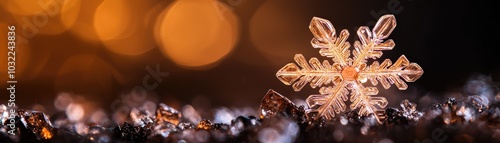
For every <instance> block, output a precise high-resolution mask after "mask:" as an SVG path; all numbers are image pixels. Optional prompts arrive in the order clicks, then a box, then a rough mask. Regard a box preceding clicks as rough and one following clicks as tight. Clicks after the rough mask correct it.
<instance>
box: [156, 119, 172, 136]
mask: <svg viewBox="0 0 500 143" xmlns="http://www.w3.org/2000/svg"><path fill="white" fill-rule="evenodd" d="M153 129H154V134H156V135H161V136H162V137H165V138H166V137H168V136H169V135H170V134H171V133H173V132H177V127H176V126H175V125H174V124H172V123H170V122H163V123H160V124H157V125H155V126H154V127H153Z"/></svg>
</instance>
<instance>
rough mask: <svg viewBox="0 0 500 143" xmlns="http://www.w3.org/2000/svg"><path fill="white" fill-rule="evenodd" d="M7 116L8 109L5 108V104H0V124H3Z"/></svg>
mask: <svg viewBox="0 0 500 143" xmlns="http://www.w3.org/2000/svg"><path fill="white" fill-rule="evenodd" d="M8 117H9V111H8V110H7V106H5V105H4V104H1V105H0V125H3V124H4V123H5V121H7V118H8Z"/></svg>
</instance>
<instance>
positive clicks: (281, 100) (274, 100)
mask: <svg viewBox="0 0 500 143" xmlns="http://www.w3.org/2000/svg"><path fill="white" fill-rule="evenodd" d="M260 111H261V112H260V119H264V118H273V117H285V118H288V117H292V118H294V119H296V120H297V121H298V122H299V123H304V122H306V121H307V120H306V116H305V111H304V109H303V108H300V107H297V106H295V104H294V103H293V102H292V101H290V100H289V99H288V98H286V97H285V96H283V95H280V94H279V93H278V92H276V91H274V90H269V91H268V92H267V93H266V95H265V96H264V98H262V101H261V103H260Z"/></svg>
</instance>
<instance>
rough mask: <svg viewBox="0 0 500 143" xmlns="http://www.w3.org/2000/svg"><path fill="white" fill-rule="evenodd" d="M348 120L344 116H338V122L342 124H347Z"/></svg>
mask: <svg viewBox="0 0 500 143" xmlns="http://www.w3.org/2000/svg"><path fill="white" fill-rule="evenodd" d="M348 122H349V121H348V120H347V118H346V117H345V116H340V123H341V124H342V125H347V123H348Z"/></svg>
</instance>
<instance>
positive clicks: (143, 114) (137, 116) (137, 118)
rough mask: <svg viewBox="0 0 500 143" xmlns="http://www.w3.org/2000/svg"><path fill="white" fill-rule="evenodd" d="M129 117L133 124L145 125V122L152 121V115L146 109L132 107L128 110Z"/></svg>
mask: <svg viewBox="0 0 500 143" xmlns="http://www.w3.org/2000/svg"><path fill="white" fill-rule="evenodd" d="M130 118H131V119H132V121H133V123H134V125H136V126H145V125H146V124H149V123H153V119H154V116H153V115H152V114H151V112H149V111H148V110H144V109H136V108H132V110H130Z"/></svg>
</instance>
